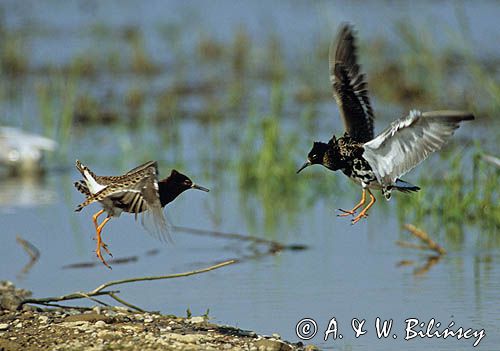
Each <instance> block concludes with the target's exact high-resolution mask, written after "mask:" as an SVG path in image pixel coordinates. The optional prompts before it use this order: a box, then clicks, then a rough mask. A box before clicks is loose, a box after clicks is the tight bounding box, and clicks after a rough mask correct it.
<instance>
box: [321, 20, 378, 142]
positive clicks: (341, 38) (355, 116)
mask: <svg viewBox="0 0 500 351" xmlns="http://www.w3.org/2000/svg"><path fill="white" fill-rule="evenodd" d="M356 50H357V48H356V43H355V37H354V33H353V28H352V26H350V25H349V24H344V25H342V27H341V28H340V32H339V34H338V36H337V38H336V39H335V40H334V41H333V42H332V45H331V46H330V53H329V67H330V82H331V84H332V87H333V96H334V98H335V101H336V102H337V105H338V106H339V110H340V116H341V117H342V120H343V121H344V127H345V131H346V132H347V133H348V134H349V135H350V136H351V138H353V139H354V140H356V141H358V142H360V143H365V142H367V141H370V140H372V139H373V135H374V134H373V119H374V115H373V110H372V107H371V105H370V99H369V98H368V90H367V83H366V81H365V76H364V74H362V73H360V66H359V64H358V63H357V57H356Z"/></svg>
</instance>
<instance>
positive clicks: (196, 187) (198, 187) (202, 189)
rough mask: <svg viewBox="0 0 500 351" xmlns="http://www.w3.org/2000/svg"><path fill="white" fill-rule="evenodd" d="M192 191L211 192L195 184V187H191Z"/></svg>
mask: <svg viewBox="0 0 500 351" xmlns="http://www.w3.org/2000/svg"><path fill="white" fill-rule="evenodd" d="M191 189H197V190H201V191H204V192H207V193H208V192H209V191H210V190H208V189H207V188H205V187H203V186H201V185H198V184H195V183H193V185H191Z"/></svg>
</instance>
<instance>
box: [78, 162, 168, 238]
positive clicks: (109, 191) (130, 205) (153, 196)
mask: <svg viewBox="0 0 500 351" xmlns="http://www.w3.org/2000/svg"><path fill="white" fill-rule="evenodd" d="M127 174H128V176H127V177H125V176H119V177H113V178H114V181H113V182H110V183H109V185H107V186H106V187H105V188H104V189H103V190H101V191H99V192H98V193H96V194H93V195H91V196H89V197H88V198H87V199H86V200H85V202H83V203H82V204H80V205H79V206H78V207H77V209H76V211H80V210H81V209H82V208H83V207H85V206H87V205H88V204H90V203H93V202H96V201H103V200H105V199H109V200H111V201H112V202H113V204H114V205H115V206H117V207H119V208H121V209H122V210H123V211H124V212H128V213H133V214H135V217H136V218H137V216H138V215H141V216H142V218H141V223H142V225H143V226H144V227H145V228H146V230H147V231H148V232H149V233H150V234H152V235H153V236H154V237H156V238H158V239H160V240H166V241H170V242H171V241H172V239H171V237H170V225H169V224H168V222H167V220H166V218H165V215H164V214H163V208H162V207H161V202H160V195H159V192H158V173H157V167H156V162H149V163H147V164H144V165H142V166H139V167H137V168H136V169H135V171H134V172H129V173H127ZM132 175H135V176H132ZM109 178H111V177H109Z"/></svg>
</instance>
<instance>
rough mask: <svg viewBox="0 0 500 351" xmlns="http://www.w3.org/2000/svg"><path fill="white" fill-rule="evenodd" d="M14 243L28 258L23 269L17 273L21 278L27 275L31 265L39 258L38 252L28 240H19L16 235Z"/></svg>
mask: <svg viewBox="0 0 500 351" xmlns="http://www.w3.org/2000/svg"><path fill="white" fill-rule="evenodd" d="M16 241H17V243H18V244H19V245H21V247H22V248H23V249H24V251H26V253H27V254H28V255H29V256H30V261H29V262H28V263H27V264H26V265H25V266H24V267H23V269H22V270H21V272H20V273H19V275H20V276H23V275H25V274H26V273H28V272H29V271H30V269H31V268H32V267H33V265H34V264H35V263H36V262H37V261H38V259H39V258H40V251H39V250H38V249H37V248H36V246H35V245H33V244H32V243H30V242H29V241H28V240H25V239H23V238H21V237H20V236H19V235H16Z"/></svg>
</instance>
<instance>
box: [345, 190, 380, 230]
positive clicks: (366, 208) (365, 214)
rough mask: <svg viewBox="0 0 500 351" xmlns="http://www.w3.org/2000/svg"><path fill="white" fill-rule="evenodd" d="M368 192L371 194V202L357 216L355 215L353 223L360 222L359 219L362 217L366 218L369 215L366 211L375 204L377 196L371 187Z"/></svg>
mask: <svg viewBox="0 0 500 351" xmlns="http://www.w3.org/2000/svg"><path fill="white" fill-rule="evenodd" d="M368 194H369V195H370V202H369V203H368V205H366V207H365V208H364V209H363V211H361V212H360V213H359V214H358V215H357V216H356V217H354V219H353V220H352V221H351V224H356V223H358V222H359V220H360V219H361V218H366V217H368V214H367V213H366V212H368V210H369V209H370V207H372V206H373V204H374V203H375V201H376V200H375V196H373V194H372V193H371V191H370V189H368Z"/></svg>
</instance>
